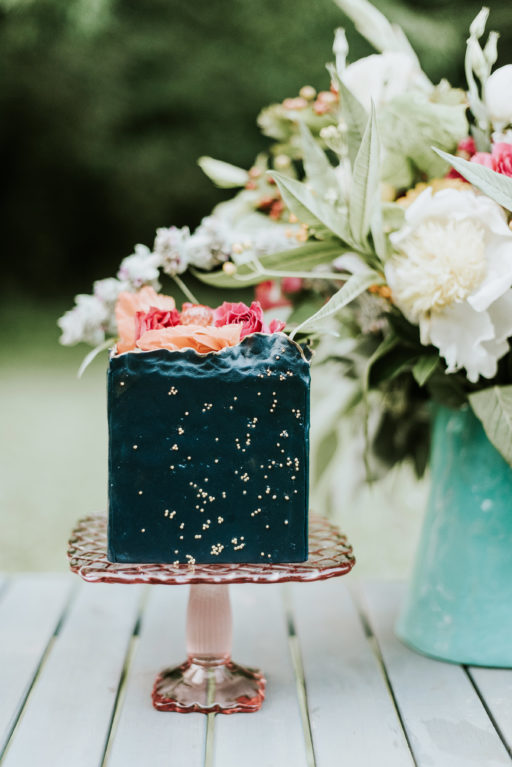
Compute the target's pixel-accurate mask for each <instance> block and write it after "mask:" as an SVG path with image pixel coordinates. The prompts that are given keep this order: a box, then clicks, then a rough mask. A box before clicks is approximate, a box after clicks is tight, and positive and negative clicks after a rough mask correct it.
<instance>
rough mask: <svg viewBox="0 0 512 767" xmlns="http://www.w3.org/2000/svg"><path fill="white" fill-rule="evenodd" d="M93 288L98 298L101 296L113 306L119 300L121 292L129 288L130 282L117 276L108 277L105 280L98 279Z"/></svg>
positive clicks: (105, 302)
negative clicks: (117, 278)
mask: <svg viewBox="0 0 512 767" xmlns="http://www.w3.org/2000/svg"><path fill="white" fill-rule="evenodd" d="M92 288H93V294H94V295H95V296H96V298H99V299H100V301H103V303H104V304H106V305H107V306H113V305H114V304H115V303H116V301H117V297H118V295H119V293H122V292H123V290H129V289H130V284H129V283H128V282H123V281H121V280H116V278H115V277H107V278H106V279H105V280H96V282H94V283H93V286H92Z"/></svg>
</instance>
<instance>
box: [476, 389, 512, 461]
mask: <svg viewBox="0 0 512 767" xmlns="http://www.w3.org/2000/svg"><path fill="white" fill-rule="evenodd" d="M469 402H470V404H471V407H472V408H473V411H474V413H475V415H476V416H477V417H478V418H479V419H480V421H481V422H482V425H483V427H484V429H485V433H486V434H487V436H488V437H489V440H490V441H491V442H492V444H493V445H494V447H495V448H496V449H497V450H498V451H499V452H500V453H501V455H502V456H503V458H504V459H505V460H506V461H507V463H509V464H510V465H511V466H512V386H492V387H491V388H489V389H482V390H481V391H478V392H475V393H474V394H470V395H469Z"/></svg>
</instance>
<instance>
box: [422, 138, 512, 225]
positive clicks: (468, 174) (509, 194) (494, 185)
mask: <svg viewBox="0 0 512 767" xmlns="http://www.w3.org/2000/svg"><path fill="white" fill-rule="evenodd" d="M433 149H434V151H435V152H437V154H438V155H440V156H441V157H442V158H443V159H444V160H446V161H447V162H449V163H450V164H451V165H453V167H454V168H455V170H458V171H459V173H460V174H461V176H464V178H465V179H466V181H469V182H470V183H471V184H473V186H476V188H477V189H480V191H481V192H483V193H484V194H486V195H487V196H488V197H490V198H491V199H492V200H495V202H497V203H498V204H499V205H502V206H503V207H504V208H506V209H507V210H511V211H512V178H510V177H509V176H504V175H503V174H502V173H496V171H495V170H491V168H486V167H485V165H480V164H479V163H477V162H469V161H468V160H463V159H462V157H455V155H452V154H447V152H442V151H441V150H440V149H436V148H435V147H433Z"/></svg>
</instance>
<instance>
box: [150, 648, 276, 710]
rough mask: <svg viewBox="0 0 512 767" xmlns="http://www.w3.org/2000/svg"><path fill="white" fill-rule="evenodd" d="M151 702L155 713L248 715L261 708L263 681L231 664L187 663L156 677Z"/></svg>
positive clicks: (257, 673) (252, 670) (251, 671)
mask: <svg viewBox="0 0 512 767" xmlns="http://www.w3.org/2000/svg"><path fill="white" fill-rule="evenodd" d="M152 698H153V706H154V707H155V708H156V709H157V710H158V711H178V712H180V713H182V714H188V713H191V712H193V711H197V712H199V713H201V714H244V713H246V714H249V713H251V712H253V711H259V709H260V708H261V704H262V703H263V700H264V698H265V678H264V677H263V675H262V674H261V673H260V672H259V671H256V670H255V669H250V668H244V666H239V665H237V664H236V663H233V661H231V660H229V661H227V662H226V663H220V664H217V665H215V664H203V663H195V662H194V661H190V660H188V661H186V662H185V663H183V664H182V665H181V666H177V667H176V668H171V669H168V670H167V671H163V672H162V673H161V674H160V675H159V676H158V677H157V679H156V682H155V686H154V687H153V695H152Z"/></svg>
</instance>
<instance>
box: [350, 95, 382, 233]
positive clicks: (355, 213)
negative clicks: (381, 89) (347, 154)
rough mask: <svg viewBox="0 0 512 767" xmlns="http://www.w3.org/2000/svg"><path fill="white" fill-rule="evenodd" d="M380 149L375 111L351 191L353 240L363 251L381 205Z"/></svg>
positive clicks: (356, 165) (360, 150)
mask: <svg viewBox="0 0 512 767" xmlns="http://www.w3.org/2000/svg"><path fill="white" fill-rule="evenodd" d="M379 168H380V147H379V137H378V131H377V121H376V119H375V109H374V107H373V105H372V111H371V115H370V118H369V120H368V123H367V125H366V129H365V132H364V136H363V140H362V141H361V146H360V147H359V151H358V153H357V157H356V159H355V162H354V170H353V179H352V190H351V195H350V205H349V211H348V220H349V224H350V231H351V232H352V237H353V239H354V240H355V241H356V243H358V245H359V246H360V247H364V244H365V242H366V239H367V237H368V232H369V231H370V224H371V221H372V217H373V215H374V211H375V206H376V205H378V204H379V197H378V191H379V180H380V172H379Z"/></svg>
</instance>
